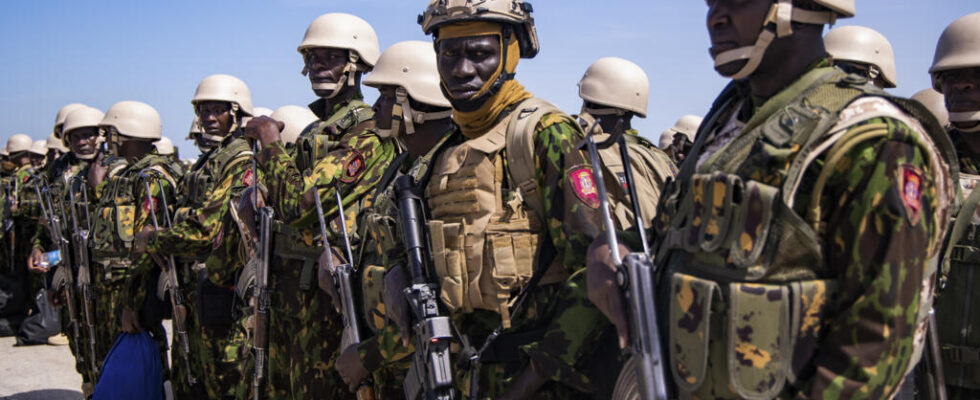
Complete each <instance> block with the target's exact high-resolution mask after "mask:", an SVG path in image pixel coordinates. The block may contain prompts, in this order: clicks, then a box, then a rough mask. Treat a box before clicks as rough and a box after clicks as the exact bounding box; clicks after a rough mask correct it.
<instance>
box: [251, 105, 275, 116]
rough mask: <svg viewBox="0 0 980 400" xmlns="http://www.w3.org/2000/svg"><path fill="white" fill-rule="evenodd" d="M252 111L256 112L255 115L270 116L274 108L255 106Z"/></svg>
mask: <svg viewBox="0 0 980 400" xmlns="http://www.w3.org/2000/svg"><path fill="white" fill-rule="evenodd" d="M252 111H253V112H254V113H253V114H252V116H253V117H262V116H265V117H268V116H270V115H272V109H271V108H265V107H255V108H253V109H252Z"/></svg>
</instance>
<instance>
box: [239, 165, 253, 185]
mask: <svg viewBox="0 0 980 400" xmlns="http://www.w3.org/2000/svg"><path fill="white" fill-rule="evenodd" d="M254 184H255V174H254V173H252V170H251V169H249V170H246V171H245V174H244V175H242V185H245V186H252V185H254Z"/></svg>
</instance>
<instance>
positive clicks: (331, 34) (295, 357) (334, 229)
mask: <svg viewBox="0 0 980 400" xmlns="http://www.w3.org/2000/svg"><path fill="white" fill-rule="evenodd" d="M298 50H299V52H300V53H301V54H302V55H303V60H304V63H305V67H304V73H308V74H309V79H310V83H311V85H312V87H313V92H314V93H315V94H316V95H317V96H319V97H320V99H319V100H317V101H316V102H314V103H312V104H310V109H311V110H312V111H313V113H314V114H316V115H317V117H319V120H318V121H315V122H313V123H312V124H310V126H308V127H307V128H306V129H305V130H304V131H303V133H302V134H301V135H300V137H299V139H298V140H297V141H296V147H295V149H294V150H293V151H292V152H287V151H286V147H285V144H284V143H283V142H282V141H280V140H279V132H278V129H277V127H276V125H275V124H274V123H273V121H272V120H271V119H268V118H257V119H255V120H253V122H252V123H250V124H249V129H248V130H247V132H246V133H247V134H248V135H251V136H252V137H255V138H258V139H259V140H260V141H261V143H262V146H263V149H262V151H261V152H260V153H259V154H258V155H257V157H256V158H257V159H258V162H259V168H260V169H261V170H262V171H263V172H264V173H265V179H266V180H265V183H266V185H267V186H268V188H269V193H268V197H267V199H268V200H267V201H268V203H269V204H270V205H271V206H272V207H273V209H274V210H275V217H276V219H277V221H276V222H277V223H276V227H275V230H276V232H275V237H274V239H273V241H274V242H275V243H274V248H275V251H274V253H275V255H276V257H275V260H274V261H273V265H275V268H274V269H273V270H272V271H271V275H270V285H271V286H270V287H271V288H272V290H273V291H272V299H271V303H272V305H271V307H272V310H271V322H270V329H271V331H272V332H271V334H270V336H269V347H270V353H269V354H270V363H269V368H270V370H269V386H270V389H269V390H268V392H269V394H270V396H272V397H274V398H290V399H292V398H306V397H309V396H311V395H312V394H316V396H321V397H329V398H344V397H352V394H350V393H349V392H348V391H347V390H346V387H345V385H344V384H343V383H342V380H341V379H340V376H339V375H337V372H336V371H334V370H333V360H334V358H335V357H336V354H337V352H338V348H339V345H340V336H341V332H342V328H343V327H342V323H341V317H340V316H339V315H337V312H336V310H334V309H333V307H331V305H330V304H331V301H330V299H329V297H328V295H327V294H326V293H324V292H322V291H319V290H316V285H315V283H316V276H317V274H315V272H316V271H317V268H316V265H317V259H318V257H319V256H320V254H321V253H322V252H323V250H322V248H321V247H320V244H321V239H320V238H319V236H320V235H319V234H318V233H319V231H320V230H319V224H318V221H317V216H316V209H315V207H314V203H313V201H317V200H316V199H319V200H318V201H321V202H322V204H323V209H324V216H325V218H326V220H327V222H328V224H329V225H330V228H329V229H330V231H331V233H330V235H331V237H330V238H329V240H330V242H331V243H333V244H340V243H341V241H342V239H341V236H339V235H338V232H339V229H338V227H339V226H338V224H337V221H335V218H337V216H338V214H337V205H336V204H337V202H336V197H335V193H336V192H335V188H339V190H340V193H341V195H342V196H343V198H344V200H343V201H344V207H345V210H344V211H345V212H346V213H347V214H346V216H347V221H350V222H353V221H354V220H355V216H356V215H357V213H358V212H359V210H360V208H361V207H362V206H363V203H364V201H365V200H364V199H365V195H366V194H367V193H368V192H370V191H371V190H373V189H372V188H373V186H374V185H375V184H376V182H377V180H378V179H380V178H381V174H382V172H383V171H384V168H385V167H386V166H387V165H388V163H389V162H390V161H391V159H392V158H394V155H395V152H396V149H395V145H394V143H393V142H392V141H390V140H383V139H382V138H380V137H378V135H377V134H376V133H375V132H373V131H372V130H371V128H373V124H372V121H371V117H372V116H373V115H374V112H373V111H372V110H371V108H370V106H369V105H368V104H366V103H364V102H363V101H362V95H361V88H360V80H361V76H362V74H363V73H365V72H369V71H370V70H371V69H372V68H373V67H374V63H375V62H376V61H377V59H378V55H379V53H380V50H379V49H378V39H377V35H376V34H375V32H374V29H373V28H372V27H371V26H370V25H369V24H368V23H367V22H365V21H364V20H362V19H361V18H358V17H356V16H353V15H349V14H341V13H332V14H325V15H322V16H320V17H318V18H317V19H316V20H314V21H313V22H312V23H311V24H310V26H309V28H308V29H307V30H306V35H305V36H304V38H303V41H302V43H300V45H299V48H298ZM253 124H254V127H255V128H256V129H252V128H253ZM348 229H349V230H350V232H351V233H354V232H356V230H355V229H354V227H351V226H349V227H348ZM355 253H356V249H355ZM297 332H299V335H300V338H299V339H297Z"/></svg>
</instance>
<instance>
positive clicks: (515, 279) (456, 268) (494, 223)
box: [426, 99, 567, 328]
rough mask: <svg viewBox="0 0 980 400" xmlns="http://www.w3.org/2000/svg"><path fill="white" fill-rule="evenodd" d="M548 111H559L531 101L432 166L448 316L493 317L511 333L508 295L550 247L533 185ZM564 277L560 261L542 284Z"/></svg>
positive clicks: (431, 192)
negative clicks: (540, 128)
mask: <svg viewBox="0 0 980 400" xmlns="http://www.w3.org/2000/svg"><path fill="white" fill-rule="evenodd" d="M545 110H548V111H552V110H556V108H554V106H551V105H550V104H546V103H544V102H543V101H542V100H538V99H530V100H526V101H525V102H523V103H521V104H520V105H518V106H517V108H516V109H515V110H514V111H513V112H511V113H510V114H509V115H508V116H506V117H504V118H502V120H501V121H500V122H498V123H497V125H495V126H494V127H493V128H491V129H490V131H488V132H487V133H485V134H483V136H480V137H479V138H476V139H470V140H468V141H466V142H464V143H462V144H460V145H457V146H454V147H451V148H448V149H446V150H445V151H444V152H442V154H440V155H439V157H438V161H437V162H436V163H435V164H434V165H433V166H432V173H431V177H430V180H429V184H428V186H427V190H426V192H427V196H426V197H427V198H428V203H429V208H430V210H431V211H430V213H431V220H430V221H429V222H428V228H429V234H430V239H431V243H430V245H431V249H432V258H433V263H434V264H435V270H436V275H437V276H438V277H439V282H438V283H439V286H440V291H441V293H440V297H441V299H442V302H443V304H444V305H446V307H448V308H449V309H450V311H451V312H464V313H469V312H472V311H473V310H475V309H483V310H490V311H495V312H497V313H499V314H500V315H501V320H502V322H503V325H504V328H509V327H510V311H509V307H510V305H511V304H510V300H511V296H512V295H513V294H514V293H516V292H517V291H519V290H520V289H521V288H522V287H524V285H526V284H527V283H528V281H529V280H530V279H531V276H532V274H533V273H534V270H535V266H537V264H538V262H539V255H540V252H541V248H542V244H543V243H542V240H548V239H547V231H546V230H545V227H544V226H543V221H544V220H543V217H542V213H543V212H542V211H539V210H542V208H541V199H540V194H538V193H537V191H536V188H535V187H536V182H535V181H534V180H533V176H534V171H535V170H536V168H535V166H534V163H533V149H534V146H533V138H534V135H535V133H536V132H535V129H536V126H537V120H539V119H540V118H541V117H542V116H543V115H544V114H545V112H544V111H545ZM529 121H531V122H529ZM515 143H517V144H515ZM521 145H524V146H521ZM508 150H509V151H510V152H509V154H508ZM517 182H520V183H517ZM566 274H567V272H566V271H565V269H564V266H563V265H562V259H561V257H560V256H559V257H555V258H554V259H553V260H552V261H551V264H550V265H549V267H548V269H547V272H546V273H545V275H544V277H543V278H542V279H541V284H542V285H546V284H551V283H556V282H559V281H561V280H562V279H564V277H565V276H566Z"/></svg>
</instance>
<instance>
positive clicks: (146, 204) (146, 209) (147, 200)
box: [143, 197, 160, 213]
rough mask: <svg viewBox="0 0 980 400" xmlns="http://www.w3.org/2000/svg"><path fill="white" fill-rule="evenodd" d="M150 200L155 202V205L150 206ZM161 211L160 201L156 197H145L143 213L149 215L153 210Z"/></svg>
mask: <svg viewBox="0 0 980 400" xmlns="http://www.w3.org/2000/svg"><path fill="white" fill-rule="evenodd" d="M150 199H152V200H153V204H150ZM151 207H152V208H151ZM159 209H160V199H158V198H156V197H145V198H144V199H143V213H148V212H150V211H151V210H153V211H155V210H159Z"/></svg>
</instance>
